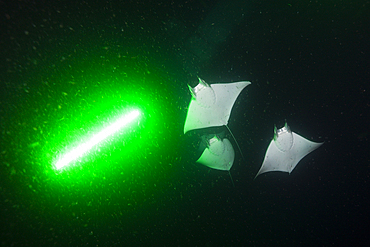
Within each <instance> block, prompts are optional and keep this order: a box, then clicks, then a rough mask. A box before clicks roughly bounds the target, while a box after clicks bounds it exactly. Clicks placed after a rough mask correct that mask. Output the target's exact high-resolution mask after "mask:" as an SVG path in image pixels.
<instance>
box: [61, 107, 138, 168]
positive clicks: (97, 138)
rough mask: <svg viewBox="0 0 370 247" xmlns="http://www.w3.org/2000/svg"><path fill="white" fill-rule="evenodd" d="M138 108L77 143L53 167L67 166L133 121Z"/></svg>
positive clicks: (136, 115) (136, 116)
mask: <svg viewBox="0 0 370 247" xmlns="http://www.w3.org/2000/svg"><path fill="white" fill-rule="evenodd" d="M140 114H141V113H140V111H139V110H132V111H130V112H129V113H128V114H125V115H123V116H122V117H120V118H119V119H118V120H116V121H115V122H114V123H112V124H111V125H109V126H108V127H107V128H105V129H103V130H101V131H100V132H99V133H97V134H96V135H94V136H93V137H92V138H90V139H89V140H88V141H87V142H85V143H82V144H80V145H78V146H77V147H76V148H75V149H73V150H72V151H70V152H68V153H67V154H65V155H64V156H63V157H62V158H61V159H59V160H58V161H57V162H56V164H55V169H57V170H60V169H62V168H65V167H67V166H69V165H70V164H71V163H72V162H73V161H75V160H76V159H78V158H80V157H81V156H83V155H84V154H85V153H87V152H88V151H89V150H90V149H91V148H93V147H94V146H96V145H97V144H99V143H100V142H102V141H103V140H105V139H107V138H108V137H110V136H111V135H113V134H114V133H116V132H117V131H119V130H121V129H122V128H124V127H126V126H127V125H128V124H130V123H131V122H133V121H134V120H135V119H137V118H138V117H139V116H140Z"/></svg>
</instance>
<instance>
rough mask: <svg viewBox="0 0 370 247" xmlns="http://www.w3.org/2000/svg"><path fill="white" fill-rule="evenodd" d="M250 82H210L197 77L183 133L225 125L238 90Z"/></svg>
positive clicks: (191, 89) (238, 92) (191, 90)
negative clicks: (197, 82)
mask: <svg viewBox="0 0 370 247" xmlns="http://www.w3.org/2000/svg"><path fill="white" fill-rule="evenodd" d="M249 84H250V82H247V81H241V82H234V83H227V84H224V83H223V84H210V85H208V84H207V83H206V82H205V81H203V80H202V79H200V78H199V84H198V85H197V86H196V87H194V88H191V87H190V86H189V89H190V92H191V94H192V99H191V101H190V104H189V108H188V112H187V116H186V120H185V125H184V133H186V132H188V131H190V130H193V129H202V128H208V127H218V126H223V125H227V123H228V121H229V117H230V112H231V109H232V107H233V105H234V103H235V100H236V98H237V97H238V95H239V94H240V92H241V91H242V90H243V89H244V88H245V87H246V86H248V85H249Z"/></svg>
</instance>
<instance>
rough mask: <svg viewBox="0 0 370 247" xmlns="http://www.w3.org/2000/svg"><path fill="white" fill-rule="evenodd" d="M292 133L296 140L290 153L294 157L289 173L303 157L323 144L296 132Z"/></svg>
mask: <svg viewBox="0 0 370 247" xmlns="http://www.w3.org/2000/svg"><path fill="white" fill-rule="evenodd" d="M292 133H293V138H294V142H293V147H292V149H291V150H290V155H289V156H290V157H291V159H292V162H291V166H290V171H288V172H289V173H291V172H292V171H293V169H294V168H295V167H296V165H297V164H298V162H299V161H300V160H301V159H303V158H304V157H305V156H306V155H307V154H309V153H311V152H312V151H314V150H315V149H316V148H318V147H320V146H321V145H322V144H323V143H317V142H312V141H309V140H307V139H305V138H303V137H302V136H300V135H298V134H296V133H294V132H292Z"/></svg>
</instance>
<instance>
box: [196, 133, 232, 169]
mask: <svg viewBox="0 0 370 247" xmlns="http://www.w3.org/2000/svg"><path fill="white" fill-rule="evenodd" d="M234 158H235V152H234V149H233V147H232V145H231V143H230V141H229V140H228V139H220V138H219V137H217V136H214V137H213V138H211V139H209V140H208V144H207V148H206V149H205V150H204V152H203V153H202V155H201V156H200V158H199V159H198V160H197V162H198V163H200V164H202V165H205V166H208V167H210V168H213V169H217V170H224V171H229V170H230V169H231V167H232V165H233V163H234Z"/></svg>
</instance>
